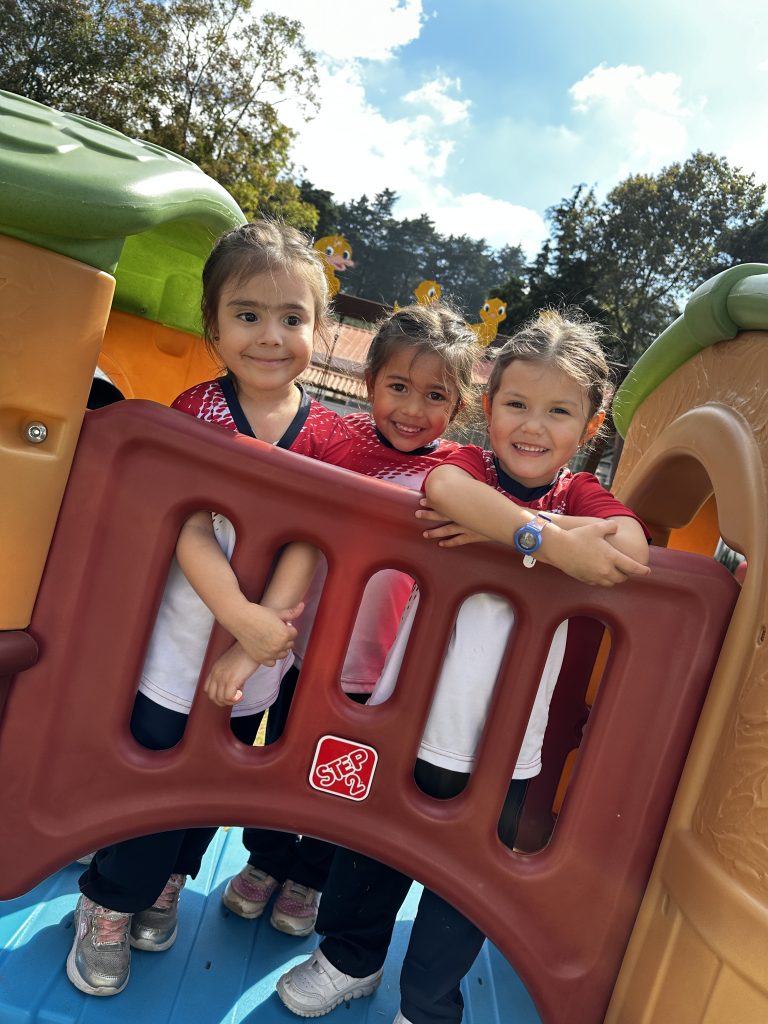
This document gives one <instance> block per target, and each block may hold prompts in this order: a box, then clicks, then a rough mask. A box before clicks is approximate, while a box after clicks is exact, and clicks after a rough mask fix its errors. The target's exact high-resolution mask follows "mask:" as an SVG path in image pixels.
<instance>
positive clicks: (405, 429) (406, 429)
mask: <svg viewBox="0 0 768 1024" xmlns="http://www.w3.org/2000/svg"><path fill="white" fill-rule="evenodd" d="M394 425H395V428H396V429H397V430H399V431H401V433H403V434H418V433H419V432H420V431H421V430H422V428H421V427H413V426H411V425H410V424H407V423H398V422H397V421H395V423H394Z"/></svg>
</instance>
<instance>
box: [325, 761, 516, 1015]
mask: <svg viewBox="0 0 768 1024" xmlns="http://www.w3.org/2000/svg"><path fill="white" fill-rule="evenodd" d="M415 776H416V781H417V782H418V784H419V786H420V787H421V788H422V789H423V790H424V792H426V793H429V795H430V796H435V797H438V798H441V799H448V798H450V797H452V796H456V795H457V794H458V793H460V792H461V791H462V790H463V789H464V787H465V786H466V784H467V782H468V780H469V776H468V775H464V774H463V773H459V772H451V771H448V770H447V769H442V768H437V767H435V766H434V765H431V764H428V763H427V762H426V761H417V762H416V771H415ZM527 785H528V783H527V781H526V780H520V781H513V782H512V783H511V785H510V788H509V793H508V795H507V800H506V803H505V806H504V812H503V815H502V820H501V823H500V826H499V834H500V836H501V838H502V841H503V842H505V843H506V844H507V845H508V846H511V845H512V844H513V842H514V838H515V833H516V832H517V825H518V821H519V817H520V811H521V809H522V805H523V800H524V799H525V791H526V789H527ZM410 887H411V879H410V878H408V877H407V876H406V875H403V874H401V873H400V872H399V871H395V870H394V869H393V868H390V867H388V866H387V865H385V864H381V863H380V862H379V861H376V860H373V859H372V858H370V857H363V856H362V855H361V854H359V853H353V852H351V851H350V850H343V849H339V850H337V852H336V856H335V858H334V861H333V865H332V867H331V871H330V874H329V876H328V882H327V883H326V887H325V890H324V891H323V898H322V900H321V901H320V911H319V914H318V918H317V926H316V927H317V931H318V932H319V933H320V934H321V935H324V936H325V938H324V939H323V941H322V942H321V943H320V948H321V949H322V951H323V953H324V954H325V956H326V957H327V958H328V960H329V961H330V962H331V963H332V964H333V965H334V966H335V967H337V968H338V969H339V970H340V971H343V972H344V973H345V974H351V975H352V976H353V977H357V978H364V977H366V976H367V975H369V974H373V973H374V971H377V970H378V969H379V968H380V967H381V966H382V965H383V963H384V960H385V958H386V955H387V950H388V948H389V943H390V940H391V938H392V931H393V929H394V926H395V922H396V920H397V914H398V911H399V910H400V907H401V906H402V904H403V902H404V900H405V897H406V896H407V894H408V890H409V889H410ZM484 941H485V936H484V935H483V933H482V932H481V931H480V930H479V929H478V928H476V927H475V925H473V924H472V922H471V921H469V920H467V918H466V917H464V915H463V914H461V913H459V911H458V910H455V909H454V908H453V907H452V906H451V905H450V904H449V903H446V901H445V900H443V899H441V897H439V896H437V895H436V894H435V893H433V892H431V891H430V890H429V889H425V890H424V892H423V894H422V897H421V900H420V901H419V907H418V911H417V913H416V918H415V920H414V922H413V928H412V930H411V937H410V941H409V943H408V949H407V952H406V954H405V959H404V961H403V967H402V971H401V975H400V1007H401V1010H402V1013H403V1014H404V1016H405V1017H406V1018H407V1019H408V1020H409V1021H411V1024H438V1022H439V1024H448V1022H450V1024H457V1022H458V1021H460V1020H461V1018H462V1011H463V1006H464V1002H463V999H462V996H461V991H460V988H459V985H460V982H461V979H462V978H463V977H464V976H465V975H466V974H467V972H468V971H469V969H470V968H471V966H472V964H473V963H474V961H475V959H476V957H477V955H478V953H479V952H480V948H481V947H482V945H483V942H484Z"/></svg>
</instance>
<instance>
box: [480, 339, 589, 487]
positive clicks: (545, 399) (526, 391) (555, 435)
mask: <svg viewBox="0 0 768 1024" xmlns="http://www.w3.org/2000/svg"><path fill="white" fill-rule="evenodd" d="M483 409H484V411H485V418H486V421H487V423H488V432H489V434H490V439H491V447H492V448H493V450H494V452H495V453H496V456H497V457H498V459H499V462H500V463H501V467H502V469H503V470H504V471H505V472H506V473H508V474H509V476H511V477H513V479H515V480H517V481H519V482H520V483H521V484H523V485H524V486H526V487H541V486H543V485H544V484H548V483H551V482H552V480H554V478H555V475H556V474H557V471H558V470H559V469H561V468H562V467H563V466H564V465H565V464H566V463H567V462H568V461H569V459H571V458H572V457H573V456H574V455H575V453H576V450H577V449H578V447H579V445H580V444H582V443H583V442H584V441H586V440H588V439H589V438H590V437H592V436H593V435H594V434H595V433H596V431H597V430H598V429H599V428H600V424H601V423H602V421H603V418H604V415H605V414H604V413H602V412H598V413H595V415H594V416H592V417H591V418H590V416H589V402H588V399H587V395H586V392H585V390H584V388H583V387H582V386H581V385H580V384H577V383H576V382H575V381H574V380H573V379H572V378H570V377H568V376H567V374H564V373H563V372H562V371H561V370H558V369H557V368H556V367H554V366H552V365H551V364H549V363H544V362H526V361H523V360H520V359H517V360H515V361H514V362H512V363H510V364H509V366H508V367H507V368H506V369H505V370H504V372H503V373H502V375H501V380H500V382H499V389H498V391H497V392H496V394H495V395H494V396H493V402H492V403H489V401H488V397H487V396H485V397H484V399H483Z"/></svg>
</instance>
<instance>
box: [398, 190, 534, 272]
mask: <svg viewBox="0 0 768 1024" xmlns="http://www.w3.org/2000/svg"><path fill="white" fill-rule="evenodd" d="M398 212H399V213H400V215H401V216H403V217H417V216H418V215H419V213H422V212H424V208H423V203H422V206H421V207H414V208H413V209H408V208H407V206H405V203H401V204H400V209H399V211H398ZM428 213H429V216H430V217H431V218H432V220H433V221H434V222H435V227H436V228H437V230H438V231H439V232H440V233H441V234H444V235H469V236H470V238H484V239H485V240H486V242H488V243H489V244H490V245H492V246H493V247H494V248H495V249H500V248H501V247H502V246H504V245H520V246H522V248H523V250H524V251H525V253H526V254H527V255H528V256H529V257H530V256H533V255H534V254H535V253H537V252H538V251H539V249H540V248H541V244H542V242H543V241H544V239H545V238H546V237H547V233H548V232H547V226H546V224H545V223H544V221H543V219H542V218H541V216H540V215H539V214H538V213H536V212H535V210H529V209H528V208H527V207H525V206H516V205H515V204H514V203H509V202H507V201H506V200H504V199H494V198H492V197H491V196H487V195H483V194H482V193H481V192H470V193H465V194H464V195H454V194H453V193H451V192H450V191H449V190H448V189H446V188H443V187H441V186H438V187H437V188H436V189H435V190H434V193H433V195H432V196H431V201H430V209H429V210H428Z"/></svg>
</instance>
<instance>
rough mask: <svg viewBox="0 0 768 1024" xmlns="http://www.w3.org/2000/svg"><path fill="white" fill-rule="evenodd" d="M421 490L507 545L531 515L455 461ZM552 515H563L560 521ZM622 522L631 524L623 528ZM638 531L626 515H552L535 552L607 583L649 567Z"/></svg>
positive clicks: (451, 515) (452, 515) (447, 512)
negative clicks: (455, 464) (461, 467)
mask: <svg viewBox="0 0 768 1024" xmlns="http://www.w3.org/2000/svg"><path fill="white" fill-rule="evenodd" d="M425 493H426V496H427V500H428V501H429V503H430V505H431V506H432V507H433V508H435V509H437V511H438V512H440V513H442V514H443V515H444V516H445V518H446V519H452V520H453V521H454V522H458V523H461V524H462V525H463V526H465V527H467V528H469V529H470V530H473V531H475V532H476V533H481V534H483V535H484V536H486V537H488V538H489V539H490V540H494V541H497V542H498V543H501V544H506V545H508V546H510V547H511V546H513V537H514V534H515V531H516V530H517V529H518V528H519V527H521V526H524V525H525V524H526V523H528V522H530V521H531V520H532V519H533V518H534V516H535V513H534V512H532V511H531V510H530V509H526V508H522V507H521V506H520V505H517V504H515V502H513V501H509V500H508V499H507V498H505V497H504V495H503V494H499V493H498V492H497V491H495V490H494V489H493V488H492V487H489V486H488V485H487V484H484V483H481V482H480V481H479V480H475V479H474V478H473V477H471V476H470V475H469V474H468V473H465V472H464V470H463V469H460V468H459V467H458V466H438V467H437V468H436V469H434V470H432V472H431V473H430V474H429V476H428V477H427V479H426V481H425ZM569 518H570V519H571V521H570V522H569ZM555 519H558V520H561V519H562V520H563V525H559V523H558V522H555V521H554V520H555ZM576 523H578V525H576ZM625 524H632V525H631V527H630V528H629V529H627V526H626V525H625ZM566 526H568V527H569V528H568V529H566V528H565V527H566ZM635 527H636V529H635ZM638 534H639V536H640V537H642V529H641V528H640V525H639V524H638V523H637V522H636V521H635V520H634V519H631V518H630V517H628V516H621V517H617V518H615V519H586V520H581V521H579V520H574V519H573V518H572V517H554V516H553V522H552V524H551V525H549V526H547V528H546V529H545V530H544V531H543V532H542V535H541V539H542V544H541V547H540V548H539V550H538V551H537V553H536V558H537V559H538V560H539V561H541V562H548V563H550V564H551V565H554V566H556V567H557V568H558V569H561V570H562V571H563V572H565V573H567V574H568V575H569V576H573V577H575V578H576V579H578V580H581V581H582V582H584V583H592V584H598V585H600V586H605V587H610V586H613V585H614V584H616V583H621V582H623V581H624V580H625V579H626V578H627V577H628V576H645V575H647V574H648V572H649V571H650V570H649V569H648V568H647V566H645V565H644V564H641V562H640V561H638V559H637V557H636V556H639V555H640V554H641V553H642V554H644V556H645V557H644V560H647V546H645V548H644V549H643V548H641V547H640V546H639V544H638ZM611 541H612V542H613V543H611ZM448 543H450V542H448ZM644 543H645V541H644V538H643V544H644ZM625 549H626V550H625Z"/></svg>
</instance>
